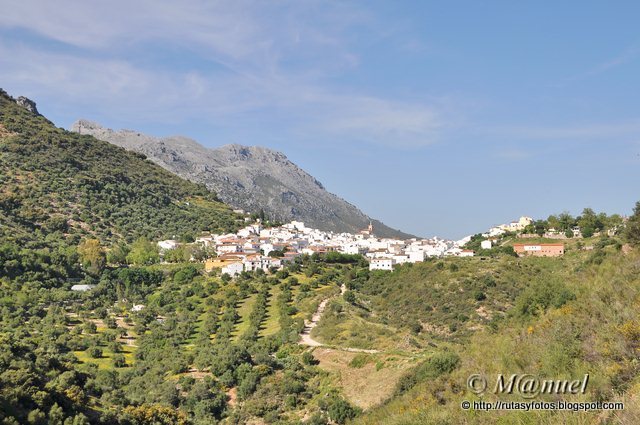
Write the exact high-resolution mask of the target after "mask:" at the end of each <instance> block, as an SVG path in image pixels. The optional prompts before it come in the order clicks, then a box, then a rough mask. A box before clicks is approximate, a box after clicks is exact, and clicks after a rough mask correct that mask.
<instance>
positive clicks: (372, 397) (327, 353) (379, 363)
mask: <svg viewBox="0 0 640 425" xmlns="http://www.w3.org/2000/svg"><path fill="white" fill-rule="evenodd" d="M313 356H314V357H315V358H316V359H317V360H318V361H319V362H320V364H319V366H320V368H322V369H324V370H327V371H329V372H331V373H333V374H335V376H336V378H337V382H338V385H339V386H340V387H341V388H342V390H343V392H344V395H345V396H346V397H347V399H348V400H349V401H350V402H351V403H353V404H355V405H356V406H358V407H361V408H362V409H369V408H371V407H373V406H376V405H379V404H380V403H382V402H384V401H385V400H387V399H388V398H389V397H391V396H392V395H393V392H394V390H395V388H396V384H397V382H398V380H399V379H400V377H401V376H402V375H403V374H404V372H405V371H406V370H407V369H409V368H410V367H412V366H414V365H415V360H412V359H410V358H405V357H399V356H393V355H388V354H369V355H367V356H368V357H369V361H367V362H366V364H365V365H364V366H362V367H352V366H350V365H349V364H350V363H351V361H352V360H353V359H354V358H355V357H356V356H362V354H358V353H351V352H346V351H340V350H334V349H331V348H316V349H315V350H314V351H313Z"/></svg>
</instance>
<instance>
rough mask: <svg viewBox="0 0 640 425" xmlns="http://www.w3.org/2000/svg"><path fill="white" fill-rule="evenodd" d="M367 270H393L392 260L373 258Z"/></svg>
mask: <svg viewBox="0 0 640 425" xmlns="http://www.w3.org/2000/svg"><path fill="white" fill-rule="evenodd" d="M369 270H393V259H392V258H373V259H372V260H371V262H370V263H369Z"/></svg>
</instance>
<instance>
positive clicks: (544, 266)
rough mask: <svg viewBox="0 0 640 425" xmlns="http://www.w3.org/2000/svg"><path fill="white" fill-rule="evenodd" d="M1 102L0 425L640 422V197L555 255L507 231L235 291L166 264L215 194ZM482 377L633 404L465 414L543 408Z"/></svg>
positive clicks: (351, 258) (204, 219) (230, 220)
mask: <svg viewBox="0 0 640 425" xmlns="http://www.w3.org/2000/svg"><path fill="white" fill-rule="evenodd" d="M0 107H1V108H0V171H1V172H0V179H1V182H0V183H1V185H0V423H1V424H3V425H4V424H11V425H14V424H34V425H38V424H56V425H83V424H88V423H96V424H119V425H143V424H153V425H163V424H167V425H169V424H202V425H204V424H217V423H220V424H278V425H300V424H307V425H328V424H331V425H333V424H348V423H352V424H376V425H378V424H382V425H400V424H403V425H411V424H416V425H417V424H452V425H457V424H487V423H489V424H491V423H496V424H538V423H542V424H556V423H567V424H576V425H577V424H609V423H615V424H635V423H640V378H639V376H640V252H639V251H638V246H640V203H638V204H637V205H636V209H635V212H634V215H633V216H632V217H630V218H629V220H628V221H626V222H623V221H622V218H620V222H616V228H617V229H619V230H620V232H619V233H616V234H615V236H613V237H607V236H595V235H596V234H597V233H598V232H594V235H593V236H591V237H590V238H586V239H584V238H579V239H578V238H575V239H567V240H565V244H566V248H567V250H566V253H565V255H564V256H562V257H558V258H535V257H524V258H519V257H516V256H514V255H513V250H512V249H510V248H509V247H508V244H510V243H513V242H514V240H506V241H504V243H505V246H504V247H500V249H493V250H490V252H489V250H487V252H485V253H484V254H486V255H483V256H478V257H474V258H449V257H445V258H438V259H429V260H427V261H425V262H424V263H417V264H413V265H410V264H406V265H402V266H399V267H397V268H396V269H395V270H394V271H393V272H383V271H375V272H372V271H369V270H368V264H367V261H366V260H365V259H364V258H362V257H361V256H359V255H340V254H337V253H330V254H327V255H318V254H314V255H312V256H302V257H299V258H298V259H297V260H296V262H295V263H293V264H290V265H288V266H287V268H286V269H284V270H280V271H277V272H275V273H271V274H265V273H264V272H262V271H261V270H260V271H257V272H255V273H248V272H244V273H242V274H241V275H240V276H239V277H237V278H235V279H230V278H229V276H228V275H224V276H220V275H219V274H218V273H217V272H216V271H214V272H211V273H206V272H205V271H204V270H203V269H204V267H203V264H202V263H201V262H198V261H195V260H194V261H190V260H191V255H192V254H193V258H197V256H196V254H197V253H198V252H199V251H197V249H198V248H193V247H188V246H181V247H180V248H179V249H177V250H174V252H173V253H172V254H171V255H169V254H167V257H165V259H167V261H169V263H159V255H158V251H157V246H156V241H157V240H158V239H160V238H165V237H173V236H174V235H175V236H176V237H179V238H181V239H182V240H185V241H186V240H191V238H192V236H194V235H196V234H198V233H199V232H201V231H203V230H210V231H214V232H221V231H231V230H234V229H236V228H237V227H238V226H239V225H240V222H239V219H238V217H236V216H235V215H234V214H233V213H232V212H231V211H230V210H229V208H228V207H226V206H225V205H223V204H221V203H220V202H218V201H217V200H216V199H215V196H214V195H213V194H212V193H210V192H208V191H207V190H206V189H204V188H203V187H200V186H197V185H194V184H192V183H189V182H187V181H185V180H182V179H180V178H178V177H175V176H173V175H171V174H169V173H167V172H165V171H163V170H162V169H160V168H159V167H157V166H155V165H153V164H151V163H150V162H148V161H146V160H145V159H144V158H142V157H141V156H139V155H136V154H133V153H129V152H126V151H124V150H122V149H120V148H117V147H114V146H112V145H110V144H107V143H103V142H99V141H97V140H95V139H93V138H92V137H88V136H80V135H77V134H71V133H68V132H66V131H64V130H62V129H58V128H55V126H53V124H52V123H50V122H49V121H47V120H46V119H45V118H44V117H41V116H37V115H34V114H32V113H30V112H28V111H27V110H25V109H23V108H21V107H19V106H18V105H16V104H15V103H14V102H13V100H12V99H11V98H10V97H8V96H7V95H6V94H5V93H4V92H2V93H0ZM605 218H606V217H605ZM594 230H604V229H600V228H599V227H597V226H594ZM602 233H603V234H604V232H602ZM519 240H520V239H519ZM476 242H478V241H476ZM627 243H630V244H631V245H627ZM505 247H506V248H507V249H504V248H505ZM200 254H201V255H200V257H203V258H204V257H206V254H207V253H206V252H204V253H202V252H200ZM200 259H201V258H200ZM75 283H85V284H91V285H93V288H92V289H91V290H90V291H87V292H81V293H79V292H74V291H71V290H70V288H71V286H72V285H73V284H75ZM342 289H345V291H344V292H342ZM323 301H326V302H323ZM319 306H325V308H324V311H323V312H322V314H321V315H320V316H321V319H320V320H319V321H317V317H316V318H315V319H314V323H315V321H317V326H316V327H314V328H313V330H312V331H311V332H310V334H309V335H307V334H306V333H305V334H304V335H301V332H302V331H303V329H304V327H305V324H304V321H305V320H310V319H311V318H312V317H313V316H314V313H316V312H318V311H320V310H321V309H320V308H319ZM316 316H317V315H316ZM303 337H304V338H308V340H307V341H306V345H303V344H302V343H301V341H302V342H304V339H302V338H303ZM475 374H480V375H482V376H485V377H487V378H488V379H489V380H491V379H495V377H496V376H497V375H498V374H504V375H506V376H510V375H511V374H528V375H533V376H537V377H539V378H540V379H561V380H562V379H564V380H572V379H578V378H582V377H584V375H585V374H589V376H590V378H589V382H588V386H586V387H585V388H586V391H585V393H584V394H576V395H559V394H539V395H537V396H536V397H535V398H534V399H533V400H534V401H548V402H550V401H558V400H562V401H570V402H595V401H598V402H624V403H625V409H624V410H615V411H603V410H594V411H587V412H585V411H550V410H547V411H537V410H536V411H529V412H524V411H515V410H501V411H484V410H482V409H471V410H465V409H463V408H462V407H461V405H462V402H463V401H470V402H473V401H496V400H500V401H518V402H522V401H523V400H524V401H531V399H523V397H522V396H521V395H519V394H512V395H507V394H501V395H495V394H493V393H491V392H487V393H484V394H482V395H478V394H475V393H474V392H472V391H470V389H469V388H468V387H467V380H468V378H469V377H470V376H472V375H475Z"/></svg>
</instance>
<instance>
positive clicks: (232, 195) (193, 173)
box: [71, 120, 411, 238]
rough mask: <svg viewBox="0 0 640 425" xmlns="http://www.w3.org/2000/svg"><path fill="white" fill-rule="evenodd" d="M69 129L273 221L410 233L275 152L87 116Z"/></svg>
mask: <svg viewBox="0 0 640 425" xmlns="http://www.w3.org/2000/svg"><path fill="white" fill-rule="evenodd" d="M71 130H72V131H74V132H77V133H81V134H89V135H92V136H94V137H96V138H98V139H100V140H105V141H107V142H110V143H113V144H115V145H118V146H122V147H124V148H126V149H129V150H132V151H136V152H140V153H142V154H144V155H145V156H147V157H148V158H149V159H150V160H151V161H153V162H155V163H156V164H158V165H160V166H161V167H163V168H165V169H167V170H169V171H171V172H173V173H176V174H177V175H179V176H181V177H183V178H185V179H188V180H191V181H193V182H197V183H202V184H205V185H206V186H207V187H208V188H210V189H212V190H213V191H215V192H216V193H217V194H218V195H219V196H220V199H222V200H223V201H224V202H226V203H227V204H229V205H232V206H233V207H235V208H241V209H243V210H245V211H248V212H253V213H257V212H259V211H260V210H264V212H265V213H266V214H267V216H269V217H270V218H272V219H275V220H278V221H282V222H287V221H291V220H299V221H304V222H305V223H306V224H307V225H308V226H310V227H314V228H318V229H322V230H331V231H337V232H350V233H357V232H358V231H359V230H362V229H364V228H366V227H367V225H368V224H369V221H373V225H374V228H375V232H376V234H377V235H379V236H382V237H399V238H409V237H411V235H408V234H406V233H403V232H401V231H399V230H395V229H391V228H390V227H388V226H386V225H384V224H383V223H381V222H379V221H377V220H373V219H371V218H370V217H368V216H366V215H365V214H364V213H363V212H362V211H360V210H359V209H358V208H357V207H355V206H354V205H352V204H350V203H348V202H346V201H345V200H343V199H341V198H340V197H338V196H336V195H334V194H332V193H329V192H328V191H327V190H325V188H324V187H323V186H322V184H321V183H320V182H319V181H318V180H316V179H315V178H314V177H312V176H311V175H309V174H308V173H307V172H305V171H304V170H302V169H301V168H299V167H298V166H297V165H295V164H294V163H292V162H291V161H289V159H287V157H286V156H285V155H284V154H282V153H280V152H276V151H273V150H270V149H266V148H263V147H259V146H240V145H225V146H221V147H218V148H215V149H208V148H205V147H204V146H202V145H200V144H199V143H197V142H196V141H195V140H192V139H189V138H186V137H181V136H174V137H163V138H158V137H152V136H148V135H145V134H141V133H139V132H135V131H131V130H119V131H114V130H111V129H107V128H104V127H102V126H101V125H99V124H97V123H94V122H90V121H87V120H79V121H77V122H76V123H74V124H73V126H72V127H71Z"/></svg>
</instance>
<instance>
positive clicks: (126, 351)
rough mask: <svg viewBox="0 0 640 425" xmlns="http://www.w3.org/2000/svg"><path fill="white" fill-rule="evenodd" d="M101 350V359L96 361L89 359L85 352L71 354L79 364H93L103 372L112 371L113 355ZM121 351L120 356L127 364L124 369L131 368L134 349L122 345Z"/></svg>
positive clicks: (103, 348) (103, 349) (106, 350)
mask: <svg viewBox="0 0 640 425" xmlns="http://www.w3.org/2000/svg"><path fill="white" fill-rule="evenodd" d="M101 348H102V357H100V358H97V359H96V358H93V357H91V356H90V355H89V353H88V352H87V350H85V351H73V354H74V355H75V356H76V358H77V359H78V361H79V362H80V363H85V364H95V365H97V366H98V369H103V370H110V369H114V368H115V367H114V366H113V355H114V353H113V352H111V351H110V350H109V349H107V348H106V347H101ZM121 349H122V353H121V354H122V355H124V358H125V361H126V362H127V366H126V367H131V365H132V364H133V361H134V354H135V350H136V347H134V346H131V345H123V346H122V348H121Z"/></svg>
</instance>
